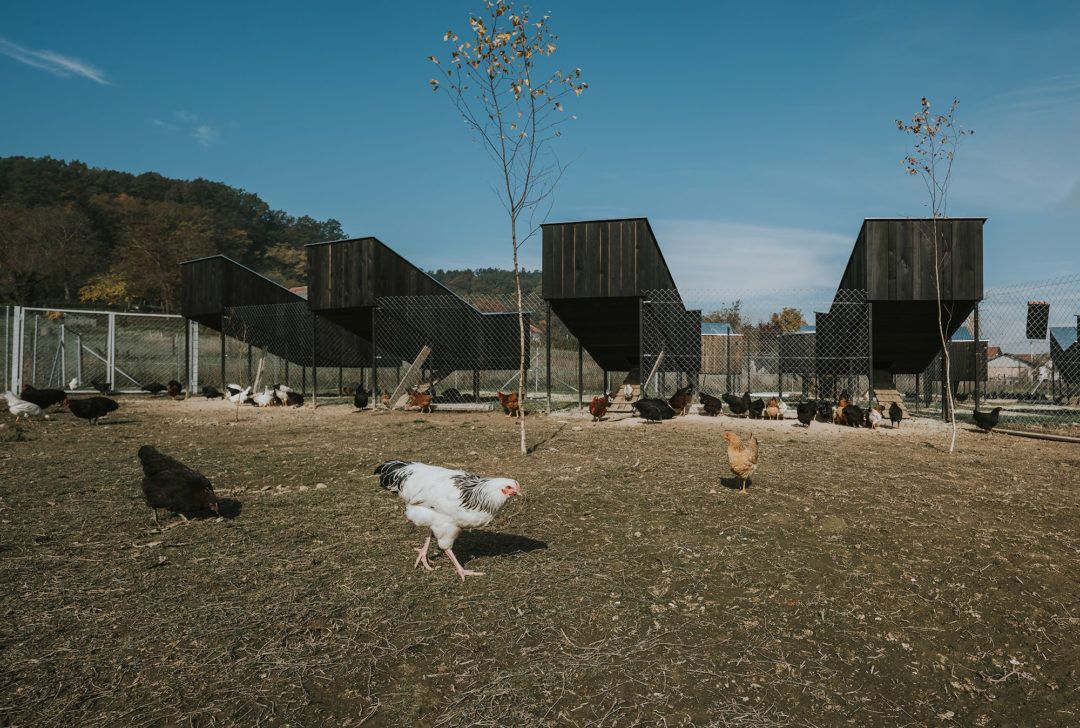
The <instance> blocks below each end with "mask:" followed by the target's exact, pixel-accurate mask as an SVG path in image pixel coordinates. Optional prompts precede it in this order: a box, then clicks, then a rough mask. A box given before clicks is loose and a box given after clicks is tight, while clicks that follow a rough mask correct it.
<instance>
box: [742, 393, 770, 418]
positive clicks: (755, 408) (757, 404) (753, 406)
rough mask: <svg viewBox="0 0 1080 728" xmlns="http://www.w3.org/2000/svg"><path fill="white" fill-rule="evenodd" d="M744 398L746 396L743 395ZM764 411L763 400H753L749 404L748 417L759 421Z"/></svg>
mask: <svg viewBox="0 0 1080 728" xmlns="http://www.w3.org/2000/svg"><path fill="white" fill-rule="evenodd" d="M743 396H744V397H745V396H747V395H743ZM764 411H765V400H763V399H755V400H754V401H753V402H751V403H750V416H751V417H753V418H754V419H755V420H760V419H761V413H762V412H764Z"/></svg>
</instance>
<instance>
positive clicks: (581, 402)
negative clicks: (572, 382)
mask: <svg viewBox="0 0 1080 728" xmlns="http://www.w3.org/2000/svg"><path fill="white" fill-rule="evenodd" d="M584 365H585V349H584V348H583V347H582V346H581V339H578V343H577V406H578V409H579V410H580V409H582V408H583V407H584V406H585V393H584V391H583V390H584V389H585V372H584Z"/></svg>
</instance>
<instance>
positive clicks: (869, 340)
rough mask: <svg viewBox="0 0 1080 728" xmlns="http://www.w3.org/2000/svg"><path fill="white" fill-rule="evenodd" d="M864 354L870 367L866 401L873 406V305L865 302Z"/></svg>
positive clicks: (867, 376) (874, 396)
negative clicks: (865, 353)
mask: <svg viewBox="0 0 1080 728" xmlns="http://www.w3.org/2000/svg"><path fill="white" fill-rule="evenodd" d="M864 295H865V294H864ZM866 352H867V362H866V363H867V365H868V366H869V367H870V369H869V370H868V371H867V375H866V399H867V403H868V404H873V402H874V400H875V399H877V397H876V395H875V393H874V304H872V303H870V302H869V301H867V302H866Z"/></svg>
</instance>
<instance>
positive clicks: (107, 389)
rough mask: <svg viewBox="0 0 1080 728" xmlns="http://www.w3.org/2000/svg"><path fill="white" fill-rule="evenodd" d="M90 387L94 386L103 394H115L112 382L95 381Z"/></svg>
mask: <svg viewBox="0 0 1080 728" xmlns="http://www.w3.org/2000/svg"><path fill="white" fill-rule="evenodd" d="M90 386H92V387H93V388H94V389H96V390H97V391H99V392H101V393H102V394H113V388H112V382H102V381H101V380H95V381H94V382H93V384H91V385H90Z"/></svg>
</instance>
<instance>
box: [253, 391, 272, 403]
mask: <svg viewBox="0 0 1080 728" xmlns="http://www.w3.org/2000/svg"><path fill="white" fill-rule="evenodd" d="M252 399H253V400H255V404H256V405H258V406H259V407H269V406H270V405H272V404H274V390H272V389H270V387H267V388H266V389H264V390H263V391H261V392H259V393H258V394H256V395H255V396H253V397H252Z"/></svg>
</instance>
